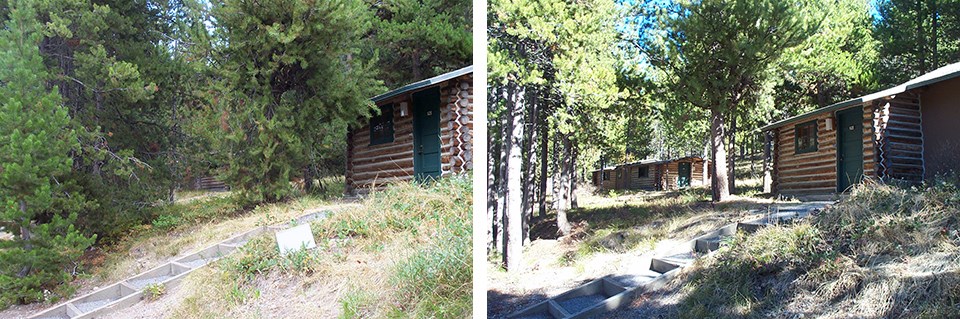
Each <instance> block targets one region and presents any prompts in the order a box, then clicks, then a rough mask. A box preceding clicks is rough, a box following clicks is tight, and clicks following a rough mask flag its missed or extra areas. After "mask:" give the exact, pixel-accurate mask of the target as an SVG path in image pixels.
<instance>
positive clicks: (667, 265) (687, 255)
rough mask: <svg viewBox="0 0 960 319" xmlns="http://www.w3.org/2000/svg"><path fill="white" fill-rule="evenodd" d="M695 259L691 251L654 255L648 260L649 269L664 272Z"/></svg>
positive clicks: (683, 265) (684, 265) (685, 264)
mask: <svg viewBox="0 0 960 319" xmlns="http://www.w3.org/2000/svg"><path fill="white" fill-rule="evenodd" d="M696 259H697V256H696V254H695V253H693V252H684V253H679V254H673V255H667V256H660V257H654V258H653V259H651V260H650V270H652V271H655V272H658V273H666V272H668V271H671V270H674V269H676V268H679V267H686V266H687V265H689V264H691V263H693V261H694V260H696Z"/></svg>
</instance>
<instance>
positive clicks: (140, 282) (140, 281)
mask: <svg viewBox="0 0 960 319" xmlns="http://www.w3.org/2000/svg"><path fill="white" fill-rule="evenodd" d="M170 277H172V276H166V275H164V276H158V277H153V278H145V279H137V280H131V281H129V283H130V285H131V286H133V287H134V288H137V290H140V289H143V287H146V286H147V285H150V284H157V283H161V282H163V281H164V280H167V279H170Z"/></svg>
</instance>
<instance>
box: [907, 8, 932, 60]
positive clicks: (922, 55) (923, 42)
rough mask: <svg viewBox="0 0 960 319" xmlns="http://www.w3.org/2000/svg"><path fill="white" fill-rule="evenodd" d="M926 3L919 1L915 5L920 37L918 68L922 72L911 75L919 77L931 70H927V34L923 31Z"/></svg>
mask: <svg viewBox="0 0 960 319" xmlns="http://www.w3.org/2000/svg"><path fill="white" fill-rule="evenodd" d="M924 1H925V0H917V1H916V3H915V6H916V10H917V30H916V32H917V36H918V37H920V43H919V44H918V45H917V48H916V50H917V58H918V59H919V61H917V62H918V65H917V66H918V67H919V68H920V69H919V70H918V71H920V72H919V73H917V74H911V76H918V75H921V74H924V73H927V72H929V70H928V69H927V60H926V56H927V34H926V32H924V30H923V20H924V19H925V18H926V17H925V15H924V14H923V13H922V12H923V2H924Z"/></svg>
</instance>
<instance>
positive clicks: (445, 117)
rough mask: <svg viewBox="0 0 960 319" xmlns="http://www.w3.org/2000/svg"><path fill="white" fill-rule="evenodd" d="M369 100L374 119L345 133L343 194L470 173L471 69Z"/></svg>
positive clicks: (425, 81)
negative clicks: (345, 163) (375, 110)
mask: <svg viewBox="0 0 960 319" xmlns="http://www.w3.org/2000/svg"><path fill="white" fill-rule="evenodd" d="M372 100H373V102H374V103H376V105H377V107H378V108H380V114H375V115H374V116H373V117H371V118H370V119H369V121H368V122H367V123H366V124H365V125H363V126H361V127H356V128H351V129H350V130H349V132H348V133H347V169H346V176H345V179H346V187H345V192H346V193H348V194H358V193H366V192H369V191H370V190H371V189H372V188H374V187H380V186H382V185H384V184H388V183H391V182H397V181H407V180H413V179H418V180H423V179H427V178H436V177H440V176H445V175H450V174H456V173H461V172H465V171H467V170H470V169H471V165H472V162H473V160H472V157H473V66H468V67H465V68H462V69H459V70H456V71H453V72H450V73H446V74H442V75H439V76H436V77H433V78H430V79H426V80H423V81H419V82H415V83H411V84H408V85H405V86H403V87H400V88H398V89H396V90H393V91H390V92H387V93H384V94H381V95H378V96H376V97H374V98H373V99H372Z"/></svg>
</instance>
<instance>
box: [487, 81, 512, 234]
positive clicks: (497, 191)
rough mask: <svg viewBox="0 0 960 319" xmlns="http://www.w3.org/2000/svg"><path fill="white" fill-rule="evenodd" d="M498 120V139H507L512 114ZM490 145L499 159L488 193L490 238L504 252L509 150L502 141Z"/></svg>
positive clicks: (501, 90) (493, 168) (496, 162)
mask: <svg viewBox="0 0 960 319" xmlns="http://www.w3.org/2000/svg"><path fill="white" fill-rule="evenodd" d="M498 93H499V94H497V96H498V97H500V98H503V99H505V97H504V96H503V94H504V88H502V87H501V88H500V89H499V92H498ZM498 120H499V121H500V123H499V124H500V127H499V131H498V134H499V136H498V137H499V138H498V140H505V139H506V138H507V130H508V129H509V128H510V123H511V122H510V121H511V119H510V114H509V113H506V114H502V115H500V118H499V119H498ZM488 147H489V148H492V149H493V150H494V151H491V153H490V154H491V155H490V156H489V157H490V158H491V159H493V158H494V157H493V154H496V159H497V161H495V163H494V166H492V168H491V170H493V172H491V173H492V174H490V175H491V176H490V178H491V179H494V183H493V187H491V188H490V190H489V192H490V194H489V195H488V196H489V197H490V198H491V199H492V201H493V203H492V204H493V207H492V208H489V209H492V213H491V216H490V217H491V218H492V230H493V234H492V236H491V237H490V238H491V239H493V248H494V250H496V251H497V252H500V253H503V252H504V246H503V245H504V242H505V240H506V239H505V237H504V225H503V220H504V216H503V214H504V212H505V211H506V208H507V198H506V197H505V196H503V194H504V193H503V190H504V187H505V186H504V185H505V184H506V178H507V170H506V168H505V167H504V165H506V163H507V152H506V150H505V149H504V148H503V144H502V143H489V144H488Z"/></svg>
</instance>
